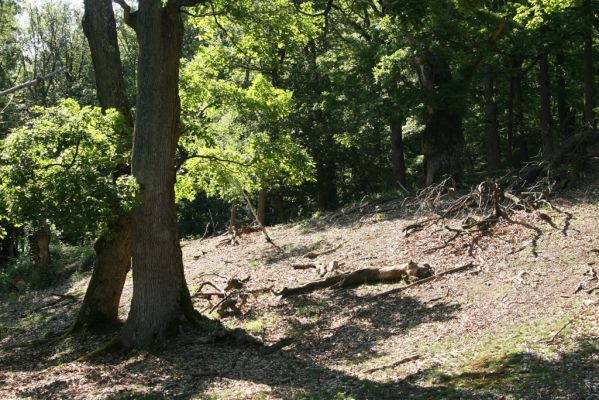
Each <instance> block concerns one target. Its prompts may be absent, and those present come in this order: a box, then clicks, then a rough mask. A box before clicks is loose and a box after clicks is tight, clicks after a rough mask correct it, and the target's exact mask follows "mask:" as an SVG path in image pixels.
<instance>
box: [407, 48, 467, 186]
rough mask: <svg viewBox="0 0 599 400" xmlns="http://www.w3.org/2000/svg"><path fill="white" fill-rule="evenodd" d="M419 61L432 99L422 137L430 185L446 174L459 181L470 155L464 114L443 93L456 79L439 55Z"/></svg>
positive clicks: (423, 84) (421, 77)
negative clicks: (464, 125) (463, 119)
mask: <svg viewBox="0 0 599 400" xmlns="http://www.w3.org/2000/svg"><path fill="white" fill-rule="evenodd" d="M415 61H416V67H417V73H418V78H419V80H420V85H421V87H422V88H423V89H424V90H425V92H427V95H428V98H429V99H430V100H429V101H425V105H424V109H425V113H424V122H425V128H424V134H423V138H422V151H423V154H424V164H425V177H426V184H427V185H430V184H432V183H433V182H435V181H436V180H438V179H439V178H441V177H442V176H443V175H445V174H449V175H451V176H453V177H454V178H456V179H457V180H459V179H460V178H461V176H462V174H463V170H464V166H465V157H466V146H465V141H464V132H463V126H462V115H461V114H460V113H459V111H458V110H457V109H456V105H455V104H451V100H447V99H443V93H439V91H440V90H443V89H446V88H447V87H448V85H450V84H451V83H453V82H454V81H453V77H452V74H451V70H450V68H449V64H448V63H447V61H446V60H445V59H444V58H442V57H441V56H439V55H435V54H428V55H427V56H426V57H424V58H416V60H415Z"/></svg>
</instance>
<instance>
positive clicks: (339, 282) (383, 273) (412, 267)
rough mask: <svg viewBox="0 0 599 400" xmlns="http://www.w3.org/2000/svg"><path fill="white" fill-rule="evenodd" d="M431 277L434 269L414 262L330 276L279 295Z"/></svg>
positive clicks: (283, 291) (282, 291) (281, 292)
mask: <svg viewBox="0 0 599 400" xmlns="http://www.w3.org/2000/svg"><path fill="white" fill-rule="evenodd" d="M430 275H432V269H431V268H430V267H429V266H428V265H427V264H424V265H423V266H419V265H418V264H416V263H414V262H409V263H406V264H403V265H401V266H398V267H386V268H375V267H369V268H362V269H358V270H355V271H352V272H346V273H343V274H339V275H334V276H330V277H328V278H325V279H322V280H319V281H314V282H310V283H307V284H305V285H302V286H297V287H293V288H287V287H286V288H283V290H281V291H280V292H279V293H278V295H279V297H280V298H285V297H287V296H291V295H296V294H305V293H310V292H313V291H316V290H318V289H324V288H328V287H330V288H334V289H338V288H342V287H350V286H356V285H360V284H363V283H368V282H390V281H398V280H400V279H407V278H412V277H413V278H416V279H421V278H424V277H425V276H430Z"/></svg>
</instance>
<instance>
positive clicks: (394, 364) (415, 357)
mask: <svg viewBox="0 0 599 400" xmlns="http://www.w3.org/2000/svg"><path fill="white" fill-rule="evenodd" d="M421 358H422V356H421V355H420V354H414V355H413V356H409V357H405V358H402V359H401V360H398V361H396V362H394V363H392V364H389V365H384V366H382V367H377V368H371V369H368V370H366V371H365V372H366V373H368V374H370V373H373V372H376V371H381V370H383V369H387V368H394V367H397V366H398V365H401V364H405V363H409V362H411V361H416V360H419V359H421Z"/></svg>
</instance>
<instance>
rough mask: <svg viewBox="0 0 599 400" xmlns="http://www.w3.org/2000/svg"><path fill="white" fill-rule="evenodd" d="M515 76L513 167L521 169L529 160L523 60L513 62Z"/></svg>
mask: <svg viewBox="0 0 599 400" xmlns="http://www.w3.org/2000/svg"><path fill="white" fill-rule="evenodd" d="M512 66H513V69H514V75H513V77H512V89H513V100H514V105H513V107H514V136H513V146H514V147H513V149H514V150H513V158H512V167H514V168H520V167H521V166H522V164H523V163H525V162H527V161H528V160H529V158H530V157H529V154H528V144H527V141H526V135H525V132H524V107H523V104H524V103H523V99H522V60H521V59H514V60H513V64H512Z"/></svg>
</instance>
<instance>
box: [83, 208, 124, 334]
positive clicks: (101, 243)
mask: <svg viewBox="0 0 599 400" xmlns="http://www.w3.org/2000/svg"><path fill="white" fill-rule="evenodd" d="M111 230H112V231H113V232H114V237H110V239H108V237H107V236H104V237H101V238H100V239H98V240H97V241H96V243H95V244H94V250H95V252H96V260H95V265H94V271H93V273H92V278H91V280H90V282H89V286H88V288H87V291H86V292H85V297H84V299H83V304H82V305H81V309H80V310H79V314H78V316H77V320H76V321H75V324H74V325H73V327H72V330H73V331H76V330H79V329H82V328H83V327H92V328H96V327H98V328H100V327H106V326H110V325H111V324H115V323H117V322H118V317H119V315H118V312H119V303H120V299H121V293H122V291H123V286H124V285H125V279H126V277H127V272H129V266H130V264H131V217H130V216H129V215H128V214H124V215H121V216H120V217H119V219H118V220H117V222H116V223H114V224H112V225H111Z"/></svg>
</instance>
